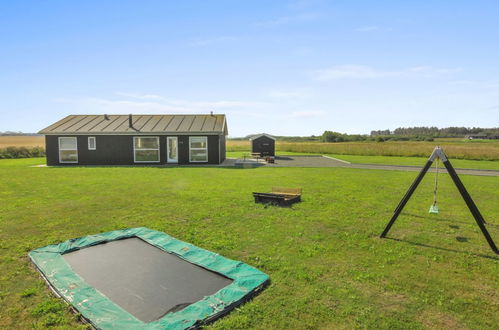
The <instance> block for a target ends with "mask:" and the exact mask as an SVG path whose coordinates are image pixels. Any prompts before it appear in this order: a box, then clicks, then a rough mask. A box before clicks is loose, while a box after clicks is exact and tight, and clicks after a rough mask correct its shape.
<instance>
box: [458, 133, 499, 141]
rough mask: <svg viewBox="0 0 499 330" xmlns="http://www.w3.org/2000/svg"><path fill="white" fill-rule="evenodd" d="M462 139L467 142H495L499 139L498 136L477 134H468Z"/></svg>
mask: <svg viewBox="0 0 499 330" xmlns="http://www.w3.org/2000/svg"><path fill="white" fill-rule="evenodd" d="M464 138H465V139H468V140H475V139H484V140H496V139H499V135H487V134H484V133H479V134H468V135H465V136H464Z"/></svg>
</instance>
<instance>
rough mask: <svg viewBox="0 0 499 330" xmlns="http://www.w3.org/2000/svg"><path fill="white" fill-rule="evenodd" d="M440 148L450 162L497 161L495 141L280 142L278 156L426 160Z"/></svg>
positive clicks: (234, 146)
mask: <svg viewBox="0 0 499 330" xmlns="http://www.w3.org/2000/svg"><path fill="white" fill-rule="evenodd" d="M437 145H440V146H442V147H443V148H444V150H445V153H446V154H447V155H448V156H449V157H451V158H454V159H470V160H499V141H498V140H488V141H485V140H480V141H465V140H453V139H441V140H438V139H437V140H436V141H433V142H422V141H388V142H370V141H366V142H339V143H323V142H280V141H277V143H276V151H278V152H283V151H286V152H294V153H316V154H337V155H362V156H405V157H428V156H429V155H430V154H431V152H432V150H433V149H434V148H435V146H437ZM249 150H250V144H249V141H239V140H229V141H227V151H249Z"/></svg>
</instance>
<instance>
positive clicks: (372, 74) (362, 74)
mask: <svg viewBox="0 0 499 330" xmlns="http://www.w3.org/2000/svg"><path fill="white" fill-rule="evenodd" d="M397 75H399V73H398V72H395V71H393V72H392V71H380V70H376V69H373V68H371V67H368V66H363V65H339V66H333V67H331V68H327V69H323V70H318V71H316V72H315V79H317V80H337V79H374V78H382V77H390V76H397Z"/></svg>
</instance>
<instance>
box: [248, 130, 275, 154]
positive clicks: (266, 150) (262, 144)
mask: <svg viewBox="0 0 499 330" xmlns="http://www.w3.org/2000/svg"><path fill="white" fill-rule="evenodd" d="M251 152H259V153H261V154H262V156H275V141H274V140H272V139H271V138H268V137H266V136H265V135H264V136H260V137H259V138H256V139H254V140H252V141H251Z"/></svg>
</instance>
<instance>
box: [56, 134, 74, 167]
mask: <svg viewBox="0 0 499 330" xmlns="http://www.w3.org/2000/svg"><path fill="white" fill-rule="evenodd" d="M59 163H78V145H77V142H76V137H59Z"/></svg>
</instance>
